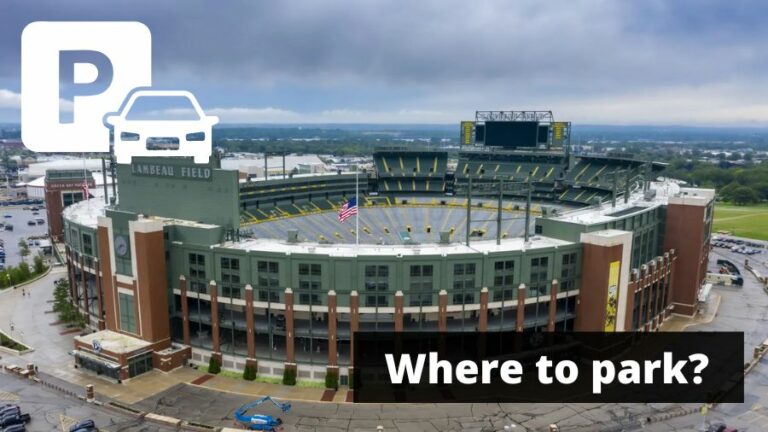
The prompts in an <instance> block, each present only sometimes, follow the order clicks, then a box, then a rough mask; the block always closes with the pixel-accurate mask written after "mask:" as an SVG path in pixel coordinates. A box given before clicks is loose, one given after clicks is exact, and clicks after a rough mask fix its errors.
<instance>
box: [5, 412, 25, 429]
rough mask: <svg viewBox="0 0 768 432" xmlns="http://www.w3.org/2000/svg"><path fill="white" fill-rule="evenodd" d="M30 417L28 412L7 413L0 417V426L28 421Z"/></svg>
mask: <svg viewBox="0 0 768 432" xmlns="http://www.w3.org/2000/svg"><path fill="white" fill-rule="evenodd" d="M30 420H31V417H30V416H29V414H21V413H18V414H8V415H4V416H2V417H0V427H3V428H6V427H8V426H13V425H18V424H22V425H23V424H25V423H29V421H30Z"/></svg>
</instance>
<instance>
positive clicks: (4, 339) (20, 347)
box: [0, 332, 29, 351]
mask: <svg viewBox="0 0 768 432" xmlns="http://www.w3.org/2000/svg"><path fill="white" fill-rule="evenodd" d="M0 345H2V346H4V347H6V348H10V349H12V350H16V351H26V350H28V349H29V347H28V346H26V345H24V344H22V343H20V342H17V341H15V340H13V339H11V338H10V337H8V336H7V335H6V334H5V333H3V332H0Z"/></svg>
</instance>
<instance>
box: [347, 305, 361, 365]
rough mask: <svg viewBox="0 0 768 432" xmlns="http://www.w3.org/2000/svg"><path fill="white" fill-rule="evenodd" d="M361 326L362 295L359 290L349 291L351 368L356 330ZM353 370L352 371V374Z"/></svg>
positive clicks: (353, 359)
mask: <svg viewBox="0 0 768 432" xmlns="http://www.w3.org/2000/svg"><path fill="white" fill-rule="evenodd" d="M359 328H360V296H359V295H358V294H357V291H352V292H351V293H349V332H350V336H351V342H350V344H349V368H350V369H352V366H354V364H355V363H354V362H355V332H356V331H358V329H359ZM351 374H352V372H351V371H350V375H351Z"/></svg>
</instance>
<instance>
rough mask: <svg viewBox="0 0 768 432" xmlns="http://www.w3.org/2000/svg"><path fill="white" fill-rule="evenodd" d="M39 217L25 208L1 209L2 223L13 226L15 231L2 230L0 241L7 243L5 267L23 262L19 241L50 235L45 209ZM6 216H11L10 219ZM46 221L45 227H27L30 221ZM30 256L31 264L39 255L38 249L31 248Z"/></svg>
mask: <svg viewBox="0 0 768 432" xmlns="http://www.w3.org/2000/svg"><path fill="white" fill-rule="evenodd" d="M38 213H39V214H38V215H33V214H32V211H30V210H23V207H21V206H19V207H0V222H2V223H3V224H7V223H10V224H12V225H13V231H5V229H4V228H3V229H2V230H0V240H3V242H4V243H5V246H4V247H5V265H6V267H8V266H15V265H18V264H19V263H20V262H21V255H20V254H19V245H18V243H19V239H22V238H23V239H27V238H28V237H30V236H39V235H46V234H47V233H48V218H47V216H46V212H45V209H43V208H41V209H40V210H39V211H38ZM6 216H11V217H10V218H8V217H6ZM38 218H41V219H45V220H46V222H45V224H43V225H37V224H35V225H34V226H31V225H27V222H28V221H29V220H30V219H38ZM30 252H31V254H30V256H29V257H27V262H31V260H32V258H31V257H32V256H34V254H36V253H37V248H36V247H34V246H30Z"/></svg>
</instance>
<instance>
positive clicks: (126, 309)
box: [119, 293, 136, 334]
mask: <svg viewBox="0 0 768 432" xmlns="http://www.w3.org/2000/svg"><path fill="white" fill-rule="evenodd" d="M119 295H120V301H119V303H120V329H121V330H123V331H126V332H129V333H134V334H135V333H136V311H135V310H134V305H133V296H132V295H129V294H125V293H119Z"/></svg>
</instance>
